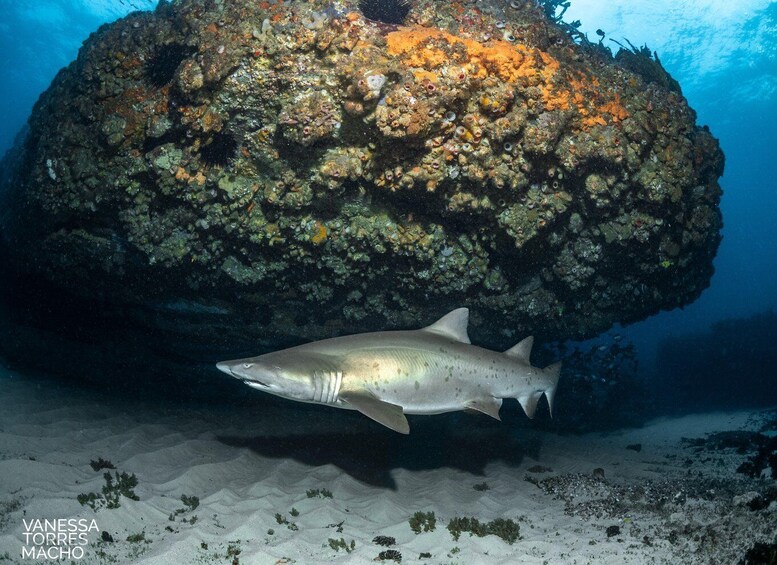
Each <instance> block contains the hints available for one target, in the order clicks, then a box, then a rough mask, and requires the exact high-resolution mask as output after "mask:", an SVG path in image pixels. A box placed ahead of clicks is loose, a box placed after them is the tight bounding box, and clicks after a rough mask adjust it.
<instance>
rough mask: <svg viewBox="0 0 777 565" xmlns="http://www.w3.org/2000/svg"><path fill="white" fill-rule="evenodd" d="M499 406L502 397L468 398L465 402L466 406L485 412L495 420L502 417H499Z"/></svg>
mask: <svg viewBox="0 0 777 565" xmlns="http://www.w3.org/2000/svg"><path fill="white" fill-rule="evenodd" d="M501 407H502V399H501V398H494V397H493V396H491V397H489V398H478V399H477V400H470V401H469V402H467V408H469V409H471V410H477V411H478V412H482V413H483V414H487V415H489V416H491V417H492V418H495V419H497V420H501V419H502V418H500V417H499V409H500V408H501Z"/></svg>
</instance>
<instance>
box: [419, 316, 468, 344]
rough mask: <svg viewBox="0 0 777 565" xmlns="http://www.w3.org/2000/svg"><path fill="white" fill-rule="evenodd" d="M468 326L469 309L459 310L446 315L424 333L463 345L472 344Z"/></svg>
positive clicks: (425, 329) (427, 327)
mask: <svg viewBox="0 0 777 565" xmlns="http://www.w3.org/2000/svg"><path fill="white" fill-rule="evenodd" d="M467 325H469V309H467V308H457V309H456V310H454V311H452V312H448V313H447V314H445V316H443V317H442V318H440V319H439V320H437V321H436V322H435V323H433V324H432V325H431V326H426V327H425V328H424V329H423V331H425V332H432V333H435V334H437V335H442V336H445V337H447V338H450V339H453V340H456V341H460V342H462V343H471V342H470V341H469V335H467Z"/></svg>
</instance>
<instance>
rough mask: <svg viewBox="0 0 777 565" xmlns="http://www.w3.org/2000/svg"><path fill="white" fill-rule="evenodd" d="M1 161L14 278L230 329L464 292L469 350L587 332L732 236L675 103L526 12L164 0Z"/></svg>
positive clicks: (392, 322)
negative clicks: (371, 12) (392, 19)
mask: <svg viewBox="0 0 777 565" xmlns="http://www.w3.org/2000/svg"><path fill="white" fill-rule="evenodd" d="M634 56H637V55H634ZM642 56H643V57H645V55H644V54H643V55H642ZM645 59H646V60H642V61H641V64H642V65H643V66H647V67H649V68H650V71H651V72H653V73H654V72H656V71H659V74H660V73H662V72H663V71H662V69H660V65H658V63H657V62H655V61H651V60H650V59H648V58H645ZM629 68H637V65H634V64H630V65H629ZM665 82H667V83H669V82H670V81H665ZM5 169H6V170H5V171H4V173H3V174H2V175H0V178H2V179H4V182H3V186H2V187H0V191H1V192H2V194H3V197H2V206H1V207H0V210H2V214H3V216H2V236H3V242H4V245H5V246H6V253H8V254H9V257H8V261H9V267H10V269H9V270H10V271H12V272H14V273H17V274H21V275H22V276H25V277H31V278H32V279H34V280H36V281H39V282H40V281H43V282H44V283H45V284H47V285H51V288H55V289H61V290H63V291H65V292H67V293H72V294H75V295H78V296H81V297H85V298H87V299H88V300H95V301H98V300H99V301H100V303H101V304H104V305H105V308H109V309H110V308H116V309H119V310H120V311H121V312H123V313H124V315H126V316H127V319H132V320H134V321H135V322H138V323H141V324H142V325H145V326H147V327H149V328H155V329H157V330H159V329H162V330H163V331H165V332H168V333H170V334H175V335H179V336H181V337H183V338H185V336H186V335H189V334H196V333H197V332H203V331H204V332H206V333H207V336H209V337H206V338H204V339H203V341H204V342H209V343H212V344H216V345H217V346H218V345H224V344H231V346H232V347H236V344H237V347H253V348H255V349H256V348H259V347H261V346H265V347H276V346H279V345H282V344H287V343H289V342H294V341H302V340H307V339H317V338H322V337H325V336H332V335H336V334H339V333H352V332H357V331H366V330H374V329H386V328H391V327H417V326H418V325H420V324H423V323H428V322H430V321H432V320H433V319H435V318H436V317H437V316H439V315H441V314H443V313H445V312H446V311H447V310H448V309H451V308H454V307H458V306H464V305H466V306H469V307H470V308H471V310H472V321H473V325H474V326H475V328H474V329H473V335H475V336H476V337H477V341H479V342H481V343H483V342H485V343H488V344H490V345H494V346H502V345H506V344H509V342H511V341H514V340H515V339H516V338H518V337H522V336H523V335H525V334H527V333H534V334H537V335H539V336H543V337H545V338H553V339H562V338H569V337H572V338H580V337H585V336H592V335H595V334H596V333H598V332H601V331H602V330H605V329H607V328H608V327H609V326H610V325H611V324H613V323H615V322H630V321H634V320H639V319H641V318H644V317H645V316H647V315H650V314H653V313H655V312H657V311H659V310H660V309H667V308H674V307H678V306H682V305H684V304H688V303H689V302H691V301H693V300H694V299H695V298H696V297H698V295H699V293H700V292H701V291H702V290H703V289H704V288H705V287H706V286H707V285H708V283H709V279H710V276H711V274H712V259H713V257H714V255H715V252H716V250H717V246H718V243H719V239H720V236H719V232H720V227H721V216H720V212H719V209H718V203H719V197H720V189H719V187H718V184H717V179H718V177H719V176H720V175H721V174H722V169H723V156H722V153H721V152H720V150H719V147H718V143H717V141H716V140H715V139H714V138H713V137H712V136H711V135H710V133H709V132H708V131H707V130H706V129H705V128H700V127H698V126H696V124H695V114H694V112H693V111H692V110H691V109H690V108H689V107H688V105H687V103H686V101H685V99H684V98H683V97H682V95H681V94H680V93H679V92H677V91H676V89H675V91H670V90H668V89H667V87H666V85H665V84H664V85H662V84H660V81H655V80H652V79H651V77H650V73H642V75H637V74H635V73H634V72H633V71H630V70H628V69H627V68H626V67H625V66H624V65H621V64H619V63H618V62H617V61H616V60H613V59H612V57H610V56H609V54H608V53H605V52H603V50H602V49H601V48H598V47H597V46H596V45H592V44H584V45H580V44H578V43H575V42H573V41H572V39H570V37H569V35H568V34H567V33H566V32H565V31H564V30H562V29H561V28H559V27H557V26H556V25H555V24H553V23H552V22H550V21H548V19H547V18H546V17H545V16H544V14H543V11H542V10H541V9H540V8H538V7H536V6H535V5H534V4H533V3H531V2H526V3H524V2H503V1H500V2H496V1H494V2H489V1H481V2H471V1H454V2H433V1H431V0H418V1H416V2H413V3H411V9H410V13H409V15H408V16H407V19H406V20H405V22H404V25H403V26H395V25H388V24H385V23H381V22H373V21H370V20H367V19H366V18H365V17H364V16H363V15H362V14H361V13H360V12H359V7H358V3H357V2H355V1H338V2H329V1H321V0H316V1H308V2H276V1H274V0H273V1H265V2H262V1H252V2H238V1H237V0H234V1H231V0H182V1H180V2H175V3H173V4H163V5H161V6H160V8H159V9H158V10H157V11H156V12H154V13H136V14H132V15H130V16H128V17H126V18H124V19H123V20H120V21H118V22H116V23H114V24H111V25H107V26H103V27H102V28H101V29H100V30H99V31H98V32H96V33H95V34H93V35H92V36H91V37H90V38H89V40H88V41H87V42H86V43H85V45H84V47H83V48H82V49H81V52H80V54H79V56H78V59H77V61H75V62H74V63H72V64H71V65H70V66H69V67H67V68H66V69H64V70H63V71H61V72H60V73H59V75H58V76H57V77H56V79H55V80H54V82H53V84H52V85H51V87H50V88H49V90H48V91H47V92H45V93H44V94H43V95H42V97H41V98H40V100H39V102H38V103H37V105H36V107H35V109H34V111H33V115H32V117H31V119H30V124H29V134H28V136H27V139H26V141H25V145H24V150H23V151H21V152H18V151H17V152H16V153H15V157H13V158H10V157H9V158H7V159H6V162H5ZM55 300H56V299H55Z"/></svg>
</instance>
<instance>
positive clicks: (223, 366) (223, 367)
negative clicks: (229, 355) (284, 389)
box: [216, 361, 272, 389]
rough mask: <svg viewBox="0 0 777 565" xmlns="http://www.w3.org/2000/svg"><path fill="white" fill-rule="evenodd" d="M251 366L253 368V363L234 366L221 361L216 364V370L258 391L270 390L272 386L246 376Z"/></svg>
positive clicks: (234, 364)
mask: <svg viewBox="0 0 777 565" xmlns="http://www.w3.org/2000/svg"><path fill="white" fill-rule="evenodd" d="M253 366H254V364H253V363H237V364H236V363H234V362H230V361H221V362H219V363H216V368H217V369H218V370H219V371H222V372H224V373H226V374H228V375H229V376H231V377H235V378H236V379H240V380H241V381H243V382H244V383H246V384H247V385H248V386H252V387H254V388H260V389H271V388H272V386H270V385H269V384H267V383H266V382H264V381H260V380H259V379H257V378H256V377H255V376H254V375H253V374H248V371H249V369H251V368H252V367H253Z"/></svg>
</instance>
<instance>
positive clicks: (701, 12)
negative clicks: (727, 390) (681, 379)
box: [0, 0, 777, 370]
mask: <svg viewBox="0 0 777 565" xmlns="http://www.w3.org/2000/svg"><path fill="white" fill-rule="evenodd" d="M155 4H156V2H155V0H37V1H32V0H23V1H19V2H13V1H11V0H0V5H2V7H3V14H4V17H3V20H2V22H1V23H0V76H2V77H3V79H2V82H0V84H2V89H1V90H0V114H1V115H2V116H3V119H2V120H0V152H4V151H5V150H6V149H8V148H9V147H10V146H11V144H12V142H13V139H14V136H15V135H16V133H17V132H18V131H19V129H20V128H21V127H22V126H23V124H24V122H25V120H26V119H27V116H28V115H29V113H30V110H31V108H32V105H33V104H34V102H35V100H36V99H37V97H38V95H39V94H40V93H41V92H42V91H43V90H45V89H46V88H47V86H48V84H49V83H50V81H51V79H52V78H53V77H54V75H55V74H56V72H57V71H58V70H59V69H60V68H61V67H63V66H65V65H66V64H67V63H68V62H70V61H72V60H73V59H74V58H75V56H76V54H77V51H78V48H79V46H80V45H81V42H82V41H83V40H84V39H86V38H87V37H88V35H89V34H90V33H91V32H92V31H94V30H95V29H97V28H98V27H99V25H101V24H102V23H105V22H110V21H113V20H115V19H116V18H119V17H121V16H123V15H125V14H127V13H128V12H130V11H133V10H136V9H151V8H152V7H153V6H154V5H155ZM565 19H566V20H567V21H573V20H577V19H579V20H580V21H581V23H582V27H581V28H580V29H581V30H582V31H584V32H586V33H587V34H588V35H589V37H591V38H596V37H597V35H596V30H597V29H601V30H603V31H604V32H605V33H606V38H605V44H607V45H609V46H611V47H613V48H614V49H615V48H616V46H615V44H614V43H611V42H610V39H614V40H617V41H621V42H623V40H624V38H627V39H628V40H629V41H631V42H632V43H633V44H634V45H639V46H641V45H643V44H647V45H648V46H649V47H650V48H651V49H654V50H656V51H657V53H658V55H659V56H660V58H661V61H662V63H663V65H664V66H665V67H666V68H667V69H668V71H669V72H670V73H671V74H672V75H673V76H674V77H675V78H676V79H677V80H678V81H679V82H680V84H681V85H682V87H683V93H684V94H685V96H686V97H687V98H688V100H689V103H690V105H691V107H693V108H694V109H695V110H696V111H697V112H698V117H699V123H700V124H706V125H708V126H709V127H710V129H711V130H712V132H713V134H714V135H715V136H716V137H718V138H719V139H720V141H721V145H722V147H723V150H724V152H725V154H726V171H725V175H724V177H723V178H722V179H721V185H722V187H723V190H724V196H723V200H722V211H723V218H724V228H723V236H724V238H723V243H722V245H721V247H720V250H719V253H718V256H717V258H716V260H715V269H716V273H715V275H714V277H713V279H712V283H711V286H710V288H709V289H707V290H706V291H705V292H704V293H703V295H702V296H701V298H700V299H698V300H697V301H696V302H695V303H693V304H691V305H690V306H687V307H686V308H684V309H682V310H676V311H673V312H665V313H662V314H660V315H657V316H654V317H652V318H650V319H648V320H646V321H644V322H641V323H638V324H634V325H632V326H629V327H627V328H624V329H622V330H620V331H622V332H623V333H624V334H626V336H627V337H629V338H631V339H633V340H634V341H635V342H636V344H637V345H638V349H639V352H640V357H641V361H642V366H643V367H644V368H647V369H648V370H649V368H650V367H651V366H652V363H653V361H654V358H655V352H656V347H657V344H658V343H659V342H660V341H661V340H662V339H665V338H666V337H668V336H671V335H676V334H685V333H688V332H698V331H704V330H706V329H708V328H709V327H710V326H711V324H713V323H714V322H715V321H718V320H722V319H727V318H732V317H744V316H749V315H752V314H755V313H758V312H763V311H767V310H769V309H772V308H775V306H777V284H775V282H774V279H775V277H774V273H775V272H777V232H776V231H775V228H774V219H773V218H774V210H775V209H777V164H775V163H776V161H777V159H775V156H777V2H773V1H772V2H770V1H769V0H736V1H734V2H732V1H731V0H686V1H684V2H680V3H678V2H675V1H672V0H611V1H608V2H602V1H601V0H574V1H573V2H572V6H571V8H570V9H569V10H568V12H567V13H566V15H565ZM646 22H649V25H645V24H646Z"/></svg>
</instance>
